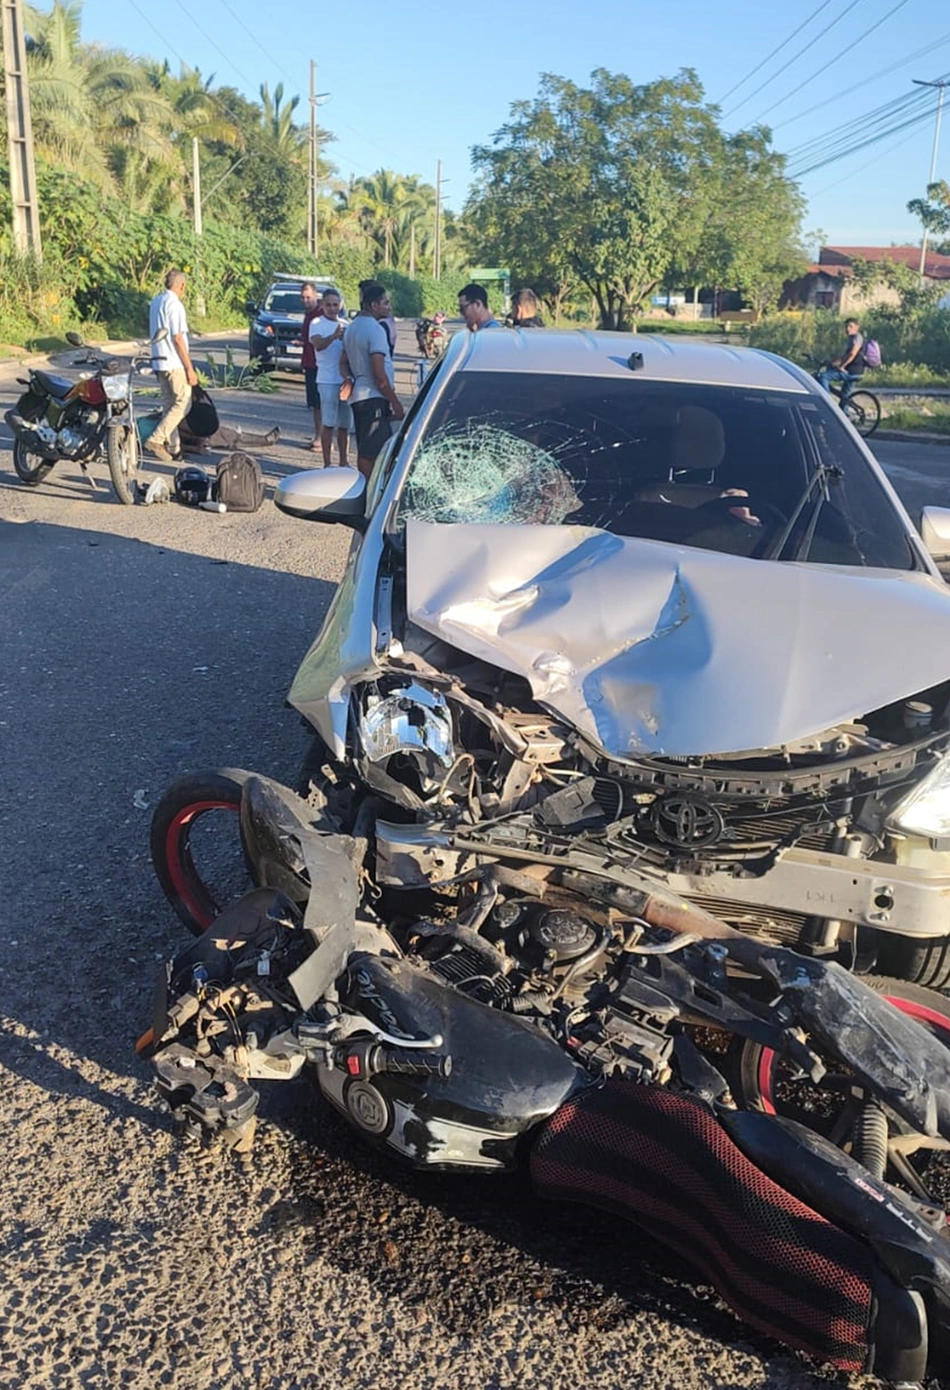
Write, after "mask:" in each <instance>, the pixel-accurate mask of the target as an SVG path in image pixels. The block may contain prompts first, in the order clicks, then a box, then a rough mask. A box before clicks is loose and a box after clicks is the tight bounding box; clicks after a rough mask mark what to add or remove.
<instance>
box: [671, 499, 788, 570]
mask: <svg viewBox="0 0 950 1390" xmlns="http://www.w3.org/2000/svg"><path fill="white" fill-rule="evenodd" d="M692 515H693V517H694V518H695V527H691V528H690V529H691V532H692V534H691V536H690V539H689V544H691V545H699V544H700V543H701V540H700V538H701V537H703V536H709V537H710V540H711V539H712V537H713V533H714V532H720V531H721V532H722V533H723V536H724V537H725V536H727V535H730V534H732V535H734V536H735V537H736V538H738V537H741V536H742V534H743V532H744V531H745V532H748V535H749V543H748V544H747V545H743V546H742V547H741V548H740V549H739V550H737V551H732V548H731V547H723V548H726V549H729V550H730V552H731V553H735V554H743V555H747V556H749V557H751V558H758V557H759V556H760V555H761V553H762V552H763V551H764V550H765V549H767V547H768V546H769V544H770V543H771V542H772V541H773V540H774V539H775V537H776V535H777V534H778V532H779V531H780V530H781V529H782V528H783V527H784V526H785V524H786V522H787V520H788V518H787V517H786V516H785V514H784V513H783V512H781V511H780V510H779V508H778V507H776V506H775V505H774V503H772V502H767V501H766V500H765V498H764V497H760V496H759V495H758V494H757V493H755V492H748V491H746V490H745V489H744V488H735V489H731V490H729V491H727V492H726V493H724V495H723V496H722V497H713V498H711V499H710V501H708V502H704V503H703V504H702V506H700V507H697V508H696V509H695V511H694V512H693V514H692ZM710 548H711V549H719V548H720V547H719V546H715V545H713V546H710Z"/></svg>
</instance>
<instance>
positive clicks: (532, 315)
mask: <svg viewBox="0 0 950 1390" xmlns="http://www.w3.org/2000/svg"><path fill="white" fill-rule="evenodd" d="M505 322H506V324H507V326H508V327H509V328H543V327H544V319H543V318H542V317H541V315H540V314H539V313H538V296H537V295H536V294H535V292H534V290H529V289H523V290H515V292H514V294H513V295H512V296H511V311H510V313H509V314H508V318H507V319H506V320H505Z"/></svg>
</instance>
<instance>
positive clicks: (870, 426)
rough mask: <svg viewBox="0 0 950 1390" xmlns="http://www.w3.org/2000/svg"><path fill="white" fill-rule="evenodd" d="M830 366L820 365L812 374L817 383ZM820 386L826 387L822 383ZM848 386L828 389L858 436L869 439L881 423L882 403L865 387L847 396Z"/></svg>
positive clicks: (841, 383)
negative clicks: (821, 374)
mask: <svg viewBox="0 0 950 1390" xmlns="http://www.w3.org/2000/svg"><path fill="white" fill-rule="evenodd" d="M813 360H815V359H813ZM829 365H830V363H828V362H822V363H820V364H819V367H818V370H817V371H815V372H813V373H812V375H813V376H814V378H815V380H816V381H819V374H820V373H821V372H822V371H823V370H824V368H825V367H827V366H829ZM819 384H820V385H821V386H822V387H823V386H824V383H822V382H819ZM847 386H848V383H847V382H845V381H839V382H832V383H831V384H830V386H829V388H828V389H829V391H830V392H831V395H833V396H834V397H835V398H836V399H837V401H838V404H839V405H840V407H841V409H842V410H843V411H844V413H845V416H846V417H847V418H848V420H850V421H851V424H852V425H853V426H854V428H855V429H856V430H857V432H858V434H860V435H861V437H862V438H863V439H869V438H870V437H871V435H872V434H873V433H874V431H875V430H876V429H877V427H878V425H879V424H880V423H881V402H880V401H879V400H878V398H877V396H875V395H874V394H873V392H871V391H868V390H866V389H865V388H864V387H860V388H858V389H856V390H853V391H851V393H850V395H848V396H845V394H844V392H845V389H846V388H847Z"/></svg>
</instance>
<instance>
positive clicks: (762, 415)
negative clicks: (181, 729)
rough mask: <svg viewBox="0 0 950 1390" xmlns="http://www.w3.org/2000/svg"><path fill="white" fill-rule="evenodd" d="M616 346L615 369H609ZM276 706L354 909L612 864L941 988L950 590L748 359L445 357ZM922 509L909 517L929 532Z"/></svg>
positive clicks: (795, 394) (839, 435)
mask: <svg viewBox="0 0 950 1390" xmlns="http://www.w3.org/2000/svg"><path fill="white" fill-rule="evenodd" d="M631 347H633V351H631ZM275 500H276V502H277V505H278V507H280V508H281V509H282V510H283V511H285V512H288V513H290V514H292V515H294V516H298V517H303V518H308V519H311V520H315V521H324V522H338V523H342V524H345V525H348V526H351V527H353V528H354V529H355V530H356V531H357V533H358V537H357V538H356V539H355V540H354V545H353V549H352V552H351V555H350V559H349V563H348V567H347V571H346V575H345V578H344V580H343V582H342V584H341V585H340V588H339V590H338V592H337V595H336V597H335V599H334V602H333V605H332V608H331V610H330V612H329V614H328V616H327V619H326V622H325V623H324V626H323V630H322V631H321V633H320V635H319V637H318V638H317V640H316V641H315V642H314V644H313V646H312V647H311V649H310V651H309V652H308V654H307V656H306V658H305V659H304V661H303V664H302V665H301V667H300V670H299V671H298V673H297V676H296V679H295V680H294V683H293V687H292V689H291V691H290V696H289V699H290V703H291V704H292V705H293V706H295V707H296V708H297V709H298V710H299V711H300V712H301V714H302V715H303V716H304V717H305V719H306V720H307V721H308V722H309V723H310V724H311V725H312V726H313V729H314V730H315V741H314V750H313V755H312V757H311V759H310V760H309V763H308V766H307V769H306V776H305V779H304V786H305V788H308V789H309V791H310V793H311V795H312V796H313V797H314V798H315V799H316V800H317V801H318V802H319V803H320V804H323V802H326V803H327V810H328V814H329V815H330V816H331V818H332V819H333V820H334V823H335V824H337V825H339V826H340V827H341V828H343V829H351V828H352V826H353V824H354V823H355V820H356V818H357V816H358V815H359V812H360V808H361V807H364V808H365V807H366V805H367V804H371V805H372V807H373V811H372V819H373V824H374V832H375V833H374V843H375V872H374V877H375V880H376V882H377V884H378V885H380V887H381V888H385V887H386V886H387V885H391V886H398V887H399V888H401V889H406V888H409V887H413V886H418V887H420V888H423V887H426V886H427V885H431V884H432V883H433V882H434V881H439V880H451V879H452V878H453V877H454V876H455V875H457V874H459V873H460V872H462V871H463V870H464V868H465V866H466V864H468V863H471V862H474V859H475V858H477V857H478V856H480V855H488V856H491V855H492V853H493V851H495V850H497V849H498V847H501V846H503V848H504V856H505V858H506V859H508V860H512V859H515V860H517V859H518V858H519V857H520V858H522V859H523V861H524V862H525V863H526V864H531V865H538V864H544V863H547V864H552V863H557V864H559V865H561V866H562V867H565V868H569V867H570V866H571V865H574V866H575V867H577V868H578V869H579V870H582V871H583V870H586V869H589V868H591V866H592V865H596V864H599V865H601V866H603V865H605V864H609V865H610V866H611V871H612V872H614V871H616V872H620V873H622V871H623V868H624V866H625V865H628V866H630V867H631V868H635V869H636V872H637V874H639V875H647V876H648V877H650V878H653V879H655V880H656V881H658V882H661V883H662V884H664V885H665V886H666V887H667V888H669V889H672V890H673V891H674V892H676V893H677V894H678V895H679V896H680V897H681V898H683V899H685V900H687V901H688V902H689V903H691V904H694V905H696V906H699V907H701V908H703V909H705V910H707V911H709V912H712V913H713V914H715V915H716V917H718V918H719V919H721V920H723V921H725V922H727V923H729V924H731V925H732V926H735V927H738V928H740V929H741V930H743V931H746V932H753V933H755V934H756V935H758V936H760V937H764V938H767V939H772V940H774V941H776V942H779V943H781V944H784V945H791V946H794V947H795V948H796V949H798V950H799V951H805V952H811V953H816V954H820V955H823V956H830V957H833V958H835V959H838V960H840V961H842V962H843V963H844V964H846V965H848V966H850V967H851V968H856V969H858V970H861V971H878V972H880V973H885V974H888V975H891V976H899V977H901V978H903V979H905V980H913V981H918V982H920V983H924V984H929V985H933V986H938V987H939V986H943V985H946V984H948V983H950V914H948V897H950V755H948V743H950V725H948V695H950V590H948V588H947V587H946V585H945V584H944V582H943V580H942V579H941V577H940V574H939V571H938V570H937V568H936V566H935V564H934V560H933V558H932V556H931V554H930V553H928V547H927V545H925V543H924V541H923V539H922V536H921V535H920V534H918V533H917V532H916V531H915V529H914V527H913V525H912V524H911V522H910V520H909V518H908V516H907V515H906V513H905V511H904V509H903V507H902V506H901V504H900V502H899V501H898V499H897V497H896V495H895V493H894V491H893V489H892V488H891V486H890V484H889V483H888V481H887V479H886V478H885V476H884V475H883V473H882V471H881V469H880V468H879V467H878V465H877V463H876V462H875V461H874V459H873V457H872V456H871V454H870V453H869V452H868V450H867V449H866V447H865V446H864V445H863V443H862V441H861V440H859V438H858V437H857V435H856V434H855V433H854V432H853V431H852V430H851V428H850V427H849V426H848V425H847V423H846V422H845V421H844V419H843V418H842V416H841V412H840V411H838V410H836V409H835V408H834V406H833V404H832V403H831V402H830V401H829V399H828V397H827V396H826V395H825V393H823V392H822V391H821V390H820V389H819V388H818V387H817V386H816V384H815V383H814V382H813V381H812V380H811V378H810V377H808V376H807V375H806V374H805V373H803V372H801V371H800V370H798V369H797V368H796V367H794V366H793V365H792V364H790V363H789V362H786V361H784V360H783V359H781V358H778V357H775V356H772V355H770V354H766V353H762V352H757V351H752V350H735V349H732V348H726V347H720V346H714V345H699V344H693V343H689V344H680V343H674V342H670V341H658V340H654V339H652V338H649V337H643V338H630V337H627V336H620V335H616V336H615V335H608V334H589V333H574V332H571V333H556V332H549V333H543V334H539V333H534V334H530V333H483V334H460V335H458V336H457V338H456V339H455V340H454V341H453V343H452V344H451V347H450V350H449V352H448V353H447V355H446V357H445V358H444V359H443V361H442V362H441V363H440V364H439V365H438V367H437V369H436V370H435V371H433V373H432V374H431V375H430V377H429V379H428V381H427V382H426V384H425V386H424V388H423V390H422V391H421V392H420V395H419V396H418V397H417V399H416V401H415V403H414V405H413V407H412V409H411V411H410V412H409V414H408V415H407V417H406V420H405V422H404V423H403V425H402V427H401V429H400V431H399V434H398V435H397V436H396V437H395V438H394V439H393V440H392V441H390V443H389V445H388V446H387V449H386V451H385V453H384V454H383V456H381V458H380V459H379V461H378V463H377V466H376V469H375V471H374V474H373V476H372V478H371V479H370V482H369V485H368V487H367V486H366V485H365V484H364V481H363V479H362V478H361V477H360V475H359V474H357V473H356V472H355V471H354V470H350V469H329V470H326V471H318V472H312V473H304V474H299V475H297V476H295V477H291V478H288V479H285V480H284V481H282V482H281V484H280V485H279V487H278V489H277V493H276V499H275ZM946 520H947V514H946V513H941V512H939V511H938V510H936V509H928V510H927V511H926V512H925V514H924V526H923V534H924V535H928V536H929V537H930V538H931V543H932V547H935V546H936V545H938V544H939V542H938V541H937V540H936V539H935V538H936V537H937V536H939V534H940V532H941V531H942V530H945V529H946V528H945V523H946Z"/></svg>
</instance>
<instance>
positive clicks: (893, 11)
mask: <svg viewBox="0 0 950 1390" xmlns="http://www.w3.org/2000/svg"><path fill="white" fill-rule="evenodd" d="M906 4H907V0H898V3H897V4H896V5H894V6H893V7H892V8H891V9H889V10H888V12H887V14H885V15H882V16H881V18H880V19H879V20H878V21H877V23H876V24H872V25H871V27H870V28H869V29H865V30H864V31H863V33H861V34H859V35H858V37H857V38H856V39H855V40H854V42H853V43H849V44H848V46H847V48H842V49H841V51H840V52H839V53H836V54H835V56H834V57H833V58H829V60H828V62H827V63H825V65H824V67H820V68H819V69H818V70H817V72H813V73H811V75H810V76H808V77H806V78H805V80H804V82H799V84H798V86H797V87H796V88H795V91H794V92H788V93H786V95H785V96H783V97H779V99H778V101H773V103H772V105H771V106H767V107H766V108H765V110H764V111H763V112H761V113H760V114H759V115H758V116H756V118H755V124H756V125H757V124H758V122H759V121H761V120H762V117H763V116H767V115H768V114H769V112H770V111H774V110H775V109H776V107H778V106H784V105H785V103H786V102H787V101H791V99H792V97H794V96H797V95H798V93H799V92H800V91H801V90H802V88H803V87H808V86H810V84H811V83H812V82H814V81H815V79H816V78H818V77H820V76H821V74H822V73H823V72H827V71H828V69H829V68H832V67H834V65H835V63H840V62H841V59H842V58H844V57H845V56H846V55H847V54H848V53H850V52H851V50H852V49H853V48H857V46H858V44H860V43H864V40H865V39H867V38H870V36H871V35H872V34H873V33H874V31H875V29H880V27H881V25H882V24H886V23H887V21H888V20H889V19H891V18H893V16H894V15H896V14H897V11H898V10H902V9H903V8H904V6H905V5H906Z"/></svg>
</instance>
